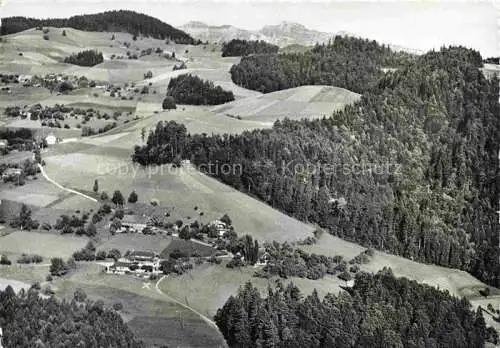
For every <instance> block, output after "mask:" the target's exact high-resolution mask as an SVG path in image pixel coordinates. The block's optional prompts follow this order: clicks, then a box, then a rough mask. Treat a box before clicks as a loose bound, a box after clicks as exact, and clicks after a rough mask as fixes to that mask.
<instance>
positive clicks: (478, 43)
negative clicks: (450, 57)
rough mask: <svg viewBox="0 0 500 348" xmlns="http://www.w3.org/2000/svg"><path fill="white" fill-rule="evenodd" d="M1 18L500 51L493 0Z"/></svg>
mask: <svg viewBox="0 0 500 348" xmlns="http://www.w3.org/2000/svg"><path fill="white" fill-rule="evenodd" d="M2 1H3V7H2V8H1V9H0V16H1V17H9V16H21V15H22V16H28V17H37V18H45V17H67V16H71V15H75V14H82V13H96V12H101V11H104V10H112V9H117V10H118V9H128V10H134V11H138V12H142V13H146V14H149V15H151V16H154V17H157V18H159V19H161V20H163V21H165V22H167V23H169V24H172V25H174V26H180V25H182V24H184V23H186V22H187V21H191V20H197V21H202V22H205V23H208V24H211V25H222V24H232V25H234V26H237V27H240V28H246V29H258V28H260V27H262V26H264V25H267V24H277V23H279V22H281V21H285V20H286V21H291V22H298V23H301V24H304V25H305V26H307V27H309V28H313V29H317V30H321V31H326V32H337V31H347V32H351V33H354V34H357V35H360V36H363V37H367V38H372V39H376V40H379V41H381V42H384V43H391V44H395V45H401V46H405V47H408V48H415V49H422V50H427V49H431V48H439V47H440V46H441V45H443V44H445V45H449V44H461V45H464V46H467V47H471V48H475V49H478V50H479V51H480V52H481V54H482V55H483V56H485V57H486V56H494V55H495V56H497V55H499V33H498V31H499V27H498V18H500V17H499V11H498V10H497V9H496V8H495V6H494V5H493V1H491V2H487V1H482V2H474V1H472V0H471V1H461V2H460V1H454V2H450V1H439V2H438V1H432V2H431V1H412V2H406V1H386V2H382V1H377V2H341V1H320V2H318V1H315V2H313V1H303V2H283V1H266V2H263V1H255V0H254V1H239V0H237V1H207V0H198V1H194V0H187V1H180V0H177V1H175V0H136V1H120V0H87V1H85V0H0V2H2Z"/></svg>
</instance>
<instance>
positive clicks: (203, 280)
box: [160, 264, 345, 317]
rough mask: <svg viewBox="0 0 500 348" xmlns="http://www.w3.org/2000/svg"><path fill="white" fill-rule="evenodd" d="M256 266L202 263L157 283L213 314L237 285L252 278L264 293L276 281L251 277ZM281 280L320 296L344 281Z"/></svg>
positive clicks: (165, 290) (177, 297) (274, 279)
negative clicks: (244, 266) (228, 266)
mask: <svg viewBox="0 0 500 348" xmlns="http://www.w3.org/2000/svg"><path fill="white" fill-rule="evenodd" d="M255 270H256V268H253V267H247V268H241V269H229V268H227V267H225V266H224V264H221V265H210V264H203V265H201V266H196V267H195V268H194V269H193V270H192V271H189V272H188V273H185V274H183V275H180V276H168V277H167V278H165V279H164V280H163V281H162V282H161V283H160V289H161V290H162V291H164V292H165V293H166V294H168V295H170V296H172V297H174V298H176V299H177V300H179V301H181V302H183V303H185V304H187V305H189V306H192V307H193V308H195V309H196V310H198V311H199V312H200V313H203V314H205V315H206V316H208V317H211V316H213V315H215V313H216V312H217V309H218V308H220V307H222V305H223V304H224V303H225V302H226V300H227V299H228V298H229V296H231V295H235V294H236V293H237V292H238V289H239V287H240V286H242V285H244V284H245V283H247V282H248V281H251V282H252V284H253V285H254V286H256V287H257V288H258V289H259V290H260V292H261V295H263V296H267V288H268V286H271V287H274V286H275V285H276V278H273V279H269V280H268V279H263V278H257V277H253V274H254V272H255ZM281 282H282V283H284V284H288V283H289V282H292V283H294V284H295V285H297V286H298V287H299V288H300V289H301V291H302V293H303V294H306V295H307V294H310V293H311V292H312V291H313V290H314V289H316V290H317V291H318V295H319V296H320V297H323V296H324V295H326V294H327V293H329V292H330V293H338V292H339V291H341V288H340V287H339V286H340V285H345V282H344V281H342V280H340V279H338V278H336V277H330V276H327V277H325V278H323V279H320V280H309V279H301V278H295V277H293V278H289V279H281Z"/></svg>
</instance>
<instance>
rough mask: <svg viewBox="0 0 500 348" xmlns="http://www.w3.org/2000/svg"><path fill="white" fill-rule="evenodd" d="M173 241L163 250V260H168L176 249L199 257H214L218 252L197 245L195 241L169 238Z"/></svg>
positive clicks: (161, 255)
mask: <svg viewBox="0 0 500 348" xmlns="http://www.w3.org/2000/svg"><path fill="white" fill-rule="evenodd" d="M169 238H170V239H171V242H170V244H169V245H168V246H167V247H166V248H165V249H163V251H162V252H161V254H160V257H161V258H168V257H169V255H170V253H171V252H172V251H174V250H176V249H178V250H180V251H181V252H183V253H186V254H187V255H193V254H197V255H198V256H201V257H203V256H212V255H214V254H215V252H216V250H215V249H214V248H212V247H209V246H207V245H203V244H200V243H196V242H193V241H188V240H184V239H179V238H177V237H169Z"/></svg>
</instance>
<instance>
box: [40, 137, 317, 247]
mask: <svg viewBox="0 0 500 348" xmlns="http://www.w3.org/2000/svg"><path fill="white" fill-rule="evenodd" d="M122 139H123V138H119V139H118V141H121V140H122ZM116 141H117V140H116V139H114V140H110V142H109V143H108V144H112V143H113V142H116ZM108 144H105V145H101V146H92V145H88V144H67V145H68V146H61V151H60V152H61V153H60V154H57V153H56V152H57V151H56V150H53V151H52V153H48V154H47V155H46V156H44V160H45V161H46V163H47V165H46V168H45V171H46V172H47V174H48V175H49V176H50V177H51V178H52V179H54V180H56V181H57V182H59V183H61V184H62V185H64V186H67V187H72V188H75V189H89V188H90V187H91V185H92V184H93V182H94V180H95V179H98V181H99V187H100V189H101V190H105V191H107V192H108V193H112V192H113V191H114V190H121V191H122V192H123V193H124V194H126V195H128V192H129V191H131V190H132V189H134V190H136V192H137V194H138V196H139V201H140V202H142V203H148V202H150V201H151V200H152V199H158V200H159V201H160V205H162V206H167V207H172V208H173V209H172V214H171V217H170V219H171V221H172V222H175V220H177V219H182V220H183V221H185V222H190V221H194V220H195V219H197V220H199V221H200V222H204V223H207V222H209V221H211V220H213V219H216V218H220V217H221V216H222V215H224V214H225V213H227V214H229V216H230V217H231V218H232V220H233V224H234V226H235V229H236V231H237V232H238V233H240V234H245V233H248V234H251V235H252V236H254V237H255V238H258V239H260V240H280V241H285V240H296V239H302V238H304V237H306V236H308V235H310V233H311V232H312V231H313V227H312V226H309V225H306V224H304V223H301V222H299V221H297V220H295V219H293V218H290V217H288V216H286V215H284V214H282V213H280V212H278V211H276V210H274V209H272V208H270V207H268V206H267V205H265V204H264V203H262V202H260V201H258V200H256V199H253V198H251V197H249V196H247V195H245V194H243V193H241V192H239V191H237V190H235V189H233V188H231V187H228V186H226V185H224V184H222V183H220V182H218V181H217V180H215V179H212V178H210V177H208V176H206V175H203V174H201V173H200V172H198V171H195V170H192V169H186V168H180V169H174V168H171V167H170V166H161V167H151V168H141V167H139V166H136V165H133V164H132V163H131V162H130V160H129V158H130V157H129V156H130V151H127V150H125V149H119V148H116V147H111V146H110V147H108ZM65 145H66V144H65ZM112 145H114V144H112ZM194 206H198V208H199V209H198V212H196V211H194V209H193V208H194ZM199 212H203V213H204V215H203V216H200V215H199Z"/></svg>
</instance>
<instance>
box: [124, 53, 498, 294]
mask: <svg viewBox="0 0 500 348" xmlns="http://www.w3.org/2000/svg"><path fill="white" fill-rule="evenodd" d="M334 45H335V43H334ZM325 47H328V46H325ZM361 47H362V46H361ZM382 52H385V51H382ZM364 53H367V55H364ZM351 55H352V59H353V60H361V61H364V60H367V61H369V60H370V59H372V60H373V61H375V62H378V64H382V63H384V64H385V63H389V62H387V58H386V57H385V54H382V57H378V55H377V54H375V55H373V56H374V57H375V58H368V57H371V56H372V53H371V51H366V50H364V49H363V50H360V51H351ZM356 57H357V58H356ZM481 66H482V58H481V56H480V54H479V53H478V52H476V51H473V50H469V49H465V48H462V47H450V48H443V49H442V50H440V51H438V52H434V51H432V52H429V53H427V54H424V55H421V56H419V57H417V58H414V59H413V60H411V61H408V62H407V63H406V64H405V65H404V66H400V68H399V69H398V70H397V71H394V72H392V73H391V72H389V73H386V74H385V75H384V76H382V77H381V78H380V79H378V80H376V79H374V80H373V81H372V82H371V85H372V87H371V88H369V89H368V90H367V91H366V92H365V93H364V95H363V97H362V99H361V101H360V102H358V103H356V104H355V105H352V106H347V107H346V108H345V110H343V111H340V112H336V113H335V114H333V115H332V117H329V118H323V119H319V120H312V121H311V120H302V121H290V120H284V121H281V122H279V121H278V122H276V123H275V125H274V126H273V128H272V129H266V130H254V131H251V132H245V133H243V134H241V135H224V136H220V135H212V136H208V135H206V134H201V135H200V134H197V135H189V134H187V132H186V128H185V127H184V126H183V125H178V124H175V123H173V122H171V123H165V124H162V123H160V124H158V125H157V127H156V130H155V131H154V132H152V133H151V134H150V136H149V138H148V141H147V144H146V145H145V146H143V147H139V146H136V148H135V153H134V155H133V159H134V161H136V162H138V163H141V164H143V165H148V164H161V163H168V162H171V161H172V160H173V159H174V158H176V157H180V158H186V159H191V160H192V161H193V162H194V163H195V164H197V165H201V164H203V165H204V166H205V167H206V166H209V167H210V166H212V167H218V170H216V169H213V170H211V172H212V173H217V174H216V176H217V178H218V179H219V180H221V181H222V182H224V183H226V184H229V185H231V186H233V187H235V188H238V189H239V190H241V191H243V192H245V193H248V194H250V195H253V196H254V197H257V198H259V199H261V200H262V201H264V202H267V203H268V204H269V205H271V206H273V207H275V208H277V209H279V210H281V211H283V212H285V213H287V214H289V215H291V216H294V217H296V218H298V219H300V220H303V221H307V222H312V223H316V224H318V225H319V226H321V227H323V228H325V229H326V230H328V231H329V232H330V233H332V234H334V235H337V236H340V237H342V238H344V239H347V240H351V241H355V242H358V243H360V244H362V245H364V246H367V247H374V248H376V249H380V250H384V251H388V252H391V253H394V254H397V255H401V256H404V257H406V258H409V259H413V260H416V261H420V262H427V263H434V264H438V265H442V266H447V267H453V268H459V269H462V270H466V271H468V272H470V273H471V274H473V275H474V276H476V277H477V278H479V279H480V280H482V281H484V282H486V283H488V284H490V285H493V286H499V285H500V272H499V269H500V267H499V259H498V255H499V250H498V245H499V243H498V216H497V214H496V211H497V210H499V207H498V197H499V193H500V188H499V185H500V180H498V178H499V165H498V148H500V146H499V145H500V144H499V134H500V126H499V118H498V115H499V113H500V107H499V103H498V92H499V88H498V87H499V81H498V78H493V79H491V80H487V79H486V78H485V77H484V76H483V74H482V73H481V72H480V70H479V68H480V67H481ZM375 68H376V64H375V63H374V65H373V69H372V70H373V71H375V70H376V69H375ZM348 75H349V74H348ZM369 76H370V77H369V79H372V78H373V77H372V75H369ZM344 87H345V86H344ZM233 163H237V164H239V165H241V168H242V170H241V172H234V173H227V171H224V170H221V169H220V168H221V166H222V165H224V164H233ZM341 201H342V202H344V203H343V204H339V202H341Z"/></svg>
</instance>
